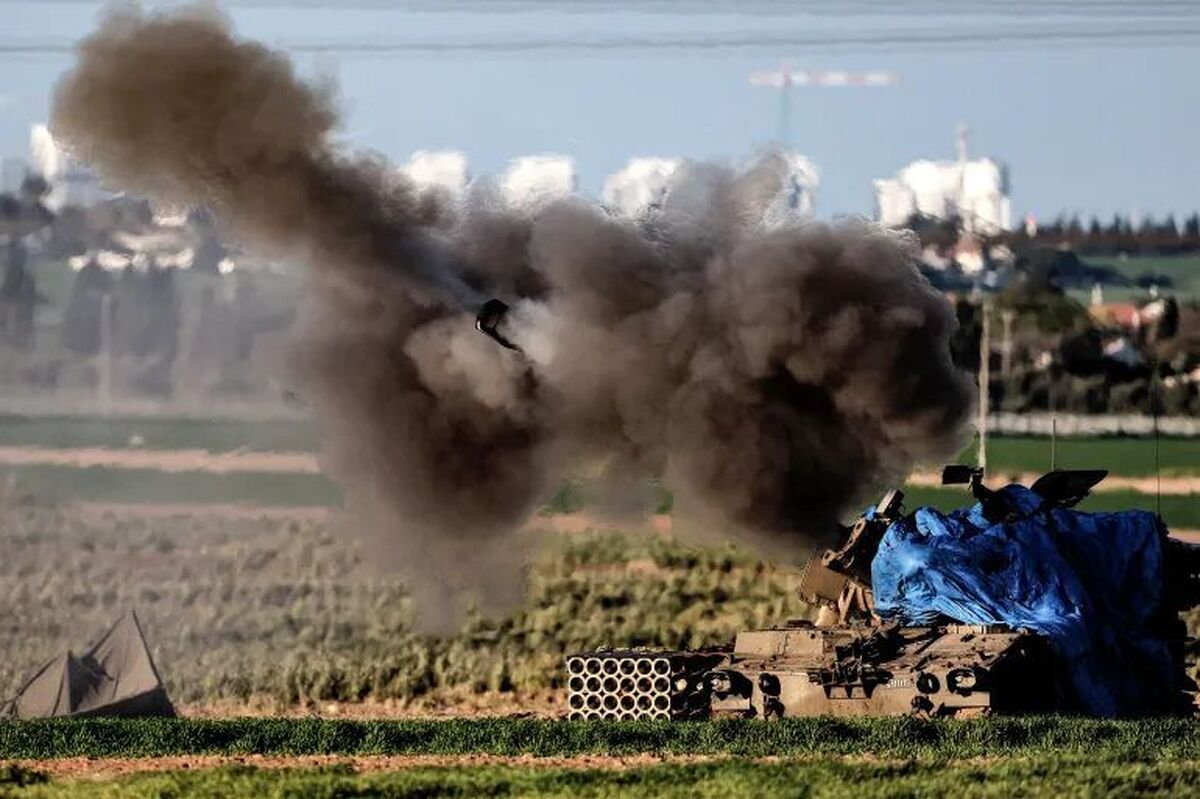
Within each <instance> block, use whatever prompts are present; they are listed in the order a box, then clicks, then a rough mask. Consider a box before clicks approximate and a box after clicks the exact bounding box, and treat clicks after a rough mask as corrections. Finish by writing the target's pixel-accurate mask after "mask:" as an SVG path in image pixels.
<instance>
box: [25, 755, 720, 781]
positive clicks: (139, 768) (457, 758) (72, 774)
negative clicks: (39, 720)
mask: <svg viewBox="0 0 1200 799" xmlns="http://www.w3.org/2000/svg"><path fill="white" fill-rule="evenodd" d="M718 759H728V756H725V755H656V754H638V755H624V756H613V755H574V756H571V757H534V756H532V755H515V756H503V755H290V756H280V755H176V756H172V757H114V758H89V757H66V758H54V759H50V760H24V761H21V765H22V766H25V767H26V768H32V769H35V770H37V771H41V772H44V773H46V774H49V775H50V776H51V777H54V778H66V779H108V778H111V777H120V776H124V775H127V774H139V773H145V772H158V771H179V770H199V769H212V768H219V767H221V766H232V765H238V766H251V767H254V768H265V769H280V768H316V767H329V766H348V767H350V768H352V769H354V771H356V772H358V773H360V774H370V773H374V772H380V771H399V770H401V769H409V768H428V767H439V766H441V767H445V766H518V767H521V768H568V769H629V768H639V767H644V766H657V765H661V764H663V763H702V762H710V761H713V760H718Z"/></svg>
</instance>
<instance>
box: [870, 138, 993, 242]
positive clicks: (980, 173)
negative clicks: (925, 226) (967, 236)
mask: <svg viewBox="0 0 1200 799" xmlns="http://www.w3.org/2000/svg"><path fill="white" fill-rule="evenodd" d="M1008 193H1009V184H1008V168H1007V167H1006V166H1005V165H1004V164H1001V163H999V162H997V161H994V160H992V159H991V158H978V159H974V160H970V159H968V158H967V136H966V130H965V128H960V130H959V136H958V159H957V160H955V161H925V160H922V161H914V162H913V163H911V164H909V165H908V166H906V167H904V168H903V169H901V170H900V172H899V173H897V174H896V176H895V177H893V178H885V179H883V180H876V181H875V202H876V205H877V206H878V211H879V221H880V222H881V223H882V224H884V225H886V226H888V227H900V226H901V225H904V224H905V223H906V222H908V220H909V218H910V217H912V215H913V214H922V215H925V216H931V217H936V218H938V219H946V218H949V217H952V216H959V217H961V219H962V221H963V228H964V229H965V230H966V231H967V232H968V233H977V234H984V235H986V234H991V233H998V232H1000V231H1003V230H1011V229H1012V208H1011V204H1010V202H1009V197H1008Z"/></svg>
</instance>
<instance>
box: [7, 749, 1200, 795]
mask: <svg viewBox="0 0 1200 799" xmlns="http://www.w3.org/2000/svg"><path fill="white" fill-rule="evenodd" d="M12 773H13V780H12V781H11V782H10V783H8V784H9V785H11V786H12V788H11V790H7V789H6V783H5V782H0V796H12V797H22V799H25V798H26V797H75V796H79V797H93V796H122V797H125V796H133V797H164V796H187V797H201V798H203V797H227V796H328V797H333V796H385V797H397V798H398V797H422V799H430V798H431V797H462V796H522V797H563V798H564V799H565V798H566V797H571V798H572V799H574V798H575V797H610V798H612V799H617V798H621V797H644V796H655V797H667V798H668V799H676V798H678V799H707V797H724V796H754V797H763V798H764V799H770V798H771V797H797V796H803V797H813V799H841V798H842V797H845V798H846V799H850V798H851V797H852V798H853V799H872V798H873V797H885V796H886V797H899V796H955V797H976V796H981V797H982V796H990V797H994V796H1011V795H1016V794H1017V793H1018V792H1019V795H1021V796H1033V797H1060V796H1064V795H1072V796H1111V795H1123V796H1134V795H1137V796H1144V795H1181V794H1185V793H1186V794H1191V793H1194V792H1195V791H1196V790H1197V789H1198V788H1200V764H1197V763H1194V762H1179V763H1164V762H1160V763H1144V762H1125V761H1120V760H1113V759H1095V758H1090V757H1086V756H1072V757H1066V758H1063V757H1036V758H1015V759H1011V760H998V761H988V762H965V763H964V762H949V763H947V762H939V761H923V760H921V761H914V760H904V761H872V760H846V759H839V758H830V757H823V758H812V759H805V760H792V761H781V762H777V763H756V762H747V761H744V760H736V759H735V760H719V761H713V762H704V763H686V764H674V763H672V764H666V765H656V766H647V767H639V768H632V769H604V768H592V769H570V768H549V769H547V768H523V767H519V766H504V765H485V766H466V767H463V766H452V767H430V768H414V769H405V770H401V771H391V772H375V773H368V774H358V773H355V771H354V770H353V768H352V767H350V766H348V765H343V766H332V767H326V768H307V769H292V770H284V771H278V770H273V771H269V770H263V769H256V768H248V767H245V766H233V767H226V768H221V769H215V770H200V771H196V770H191V769H188V770H181V771H174V772H162V773H154V774H136V775H132V776H126V777H121V778H117V779H113V780H107V781H94V780H90V779H86V780H71V781H61V782H60V781H57V780H55V781H49V780H48V779H47V778H46V777H45V775H41V774H39V773H38V772H30V771H13V772H12Z"/></svg>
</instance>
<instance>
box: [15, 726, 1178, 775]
mask: <svg viewBox="0 0 1200 799" xmlns="http://www.w3.org/2000/svg"><path fill="white" fill-rule="evenodd" d="M641 753H653V754H671V755H732V756H739V757H775V756H793V757H794V756H807V757H812V756H846V755H851V756H863V755H869V756H872V757H878V758H937V759H963V758H978V757H998V756H1024V757H1032V756H1038V755H1056V756H1058V755H1067V754H1074V755H1079V756H1087V757H1091V758H1094V759H1104V758H1110V759H1113V760H1121V761H1129V762H1133V761H1140V762H1151V761H1160V760H1164V759H1170V760H1187V761H1195V760H1200V723H1198V722H1196V721H1193V720H1188V719H1150V720H1141V721H1100V720H1094V719H1079V718H1068V717H1029V718H989V719H976V720H971V721H922V720H919V719H914V718H908V717H903V718H859V719H835V718H828V717H826V718H804V719H789V720H786V721H781V722H772V723H764V722H761V721H753V720H751V721H743V720H736V721H717V722H703V723H683V724H679V723H676V724H672V723H669V722H621V723H604V722H568V721H559V720H537V719H505V718H480V719H455V720H402V721H396V720H390V721H336V720H328V719H279V718H275V719H272V718H238V719H149V720H136V719H76V720H51V721H27V722H2V723H0V760H5V759H18V760H22V759H23V760H30V759H49V758H61V757H97V758H98V757H157V756H166V755H206V754H208V755H221V754H237V755H248V754H261V755H503V756H511V755H532V756H536V757H552V756H559V757H561V756H574V755H589V754H592V755H634V754H641ZM1197 767H1198V768H1200V763H1197Z"/></svg>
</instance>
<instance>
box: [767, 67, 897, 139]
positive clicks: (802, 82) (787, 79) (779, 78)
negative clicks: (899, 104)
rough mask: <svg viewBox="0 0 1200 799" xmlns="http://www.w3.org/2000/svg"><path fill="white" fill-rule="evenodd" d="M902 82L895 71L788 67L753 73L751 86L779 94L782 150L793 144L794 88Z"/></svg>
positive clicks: (779, 132)
mask: <svg viewBox="0 0 1200 799" xmlns="http://www.w3.org/2000/svg"><path fill="white" fill-rule="evenodd" d="M899 82H900V79H899V78H898V77H897V76H896V74H895V73H894V72H846V71H845V70H840V69H839V70H813V69H803V70H792V69H788V68H787V66H781V67H780V68H779V69H776V70H770V71H766V72H752V73H750V85H751V86H766V87H767V88H770V89H776V90H778V91H779V128H778V131H777V133H776V137H777V143H778V144H779V146H780V147H788V146H790V145H791V143H792V142H791V138H792V136H791V123H792V87H793V86H820V87H849V86H866V87H879V86H895V85H896V84H897V83H899Z"/></svg>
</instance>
